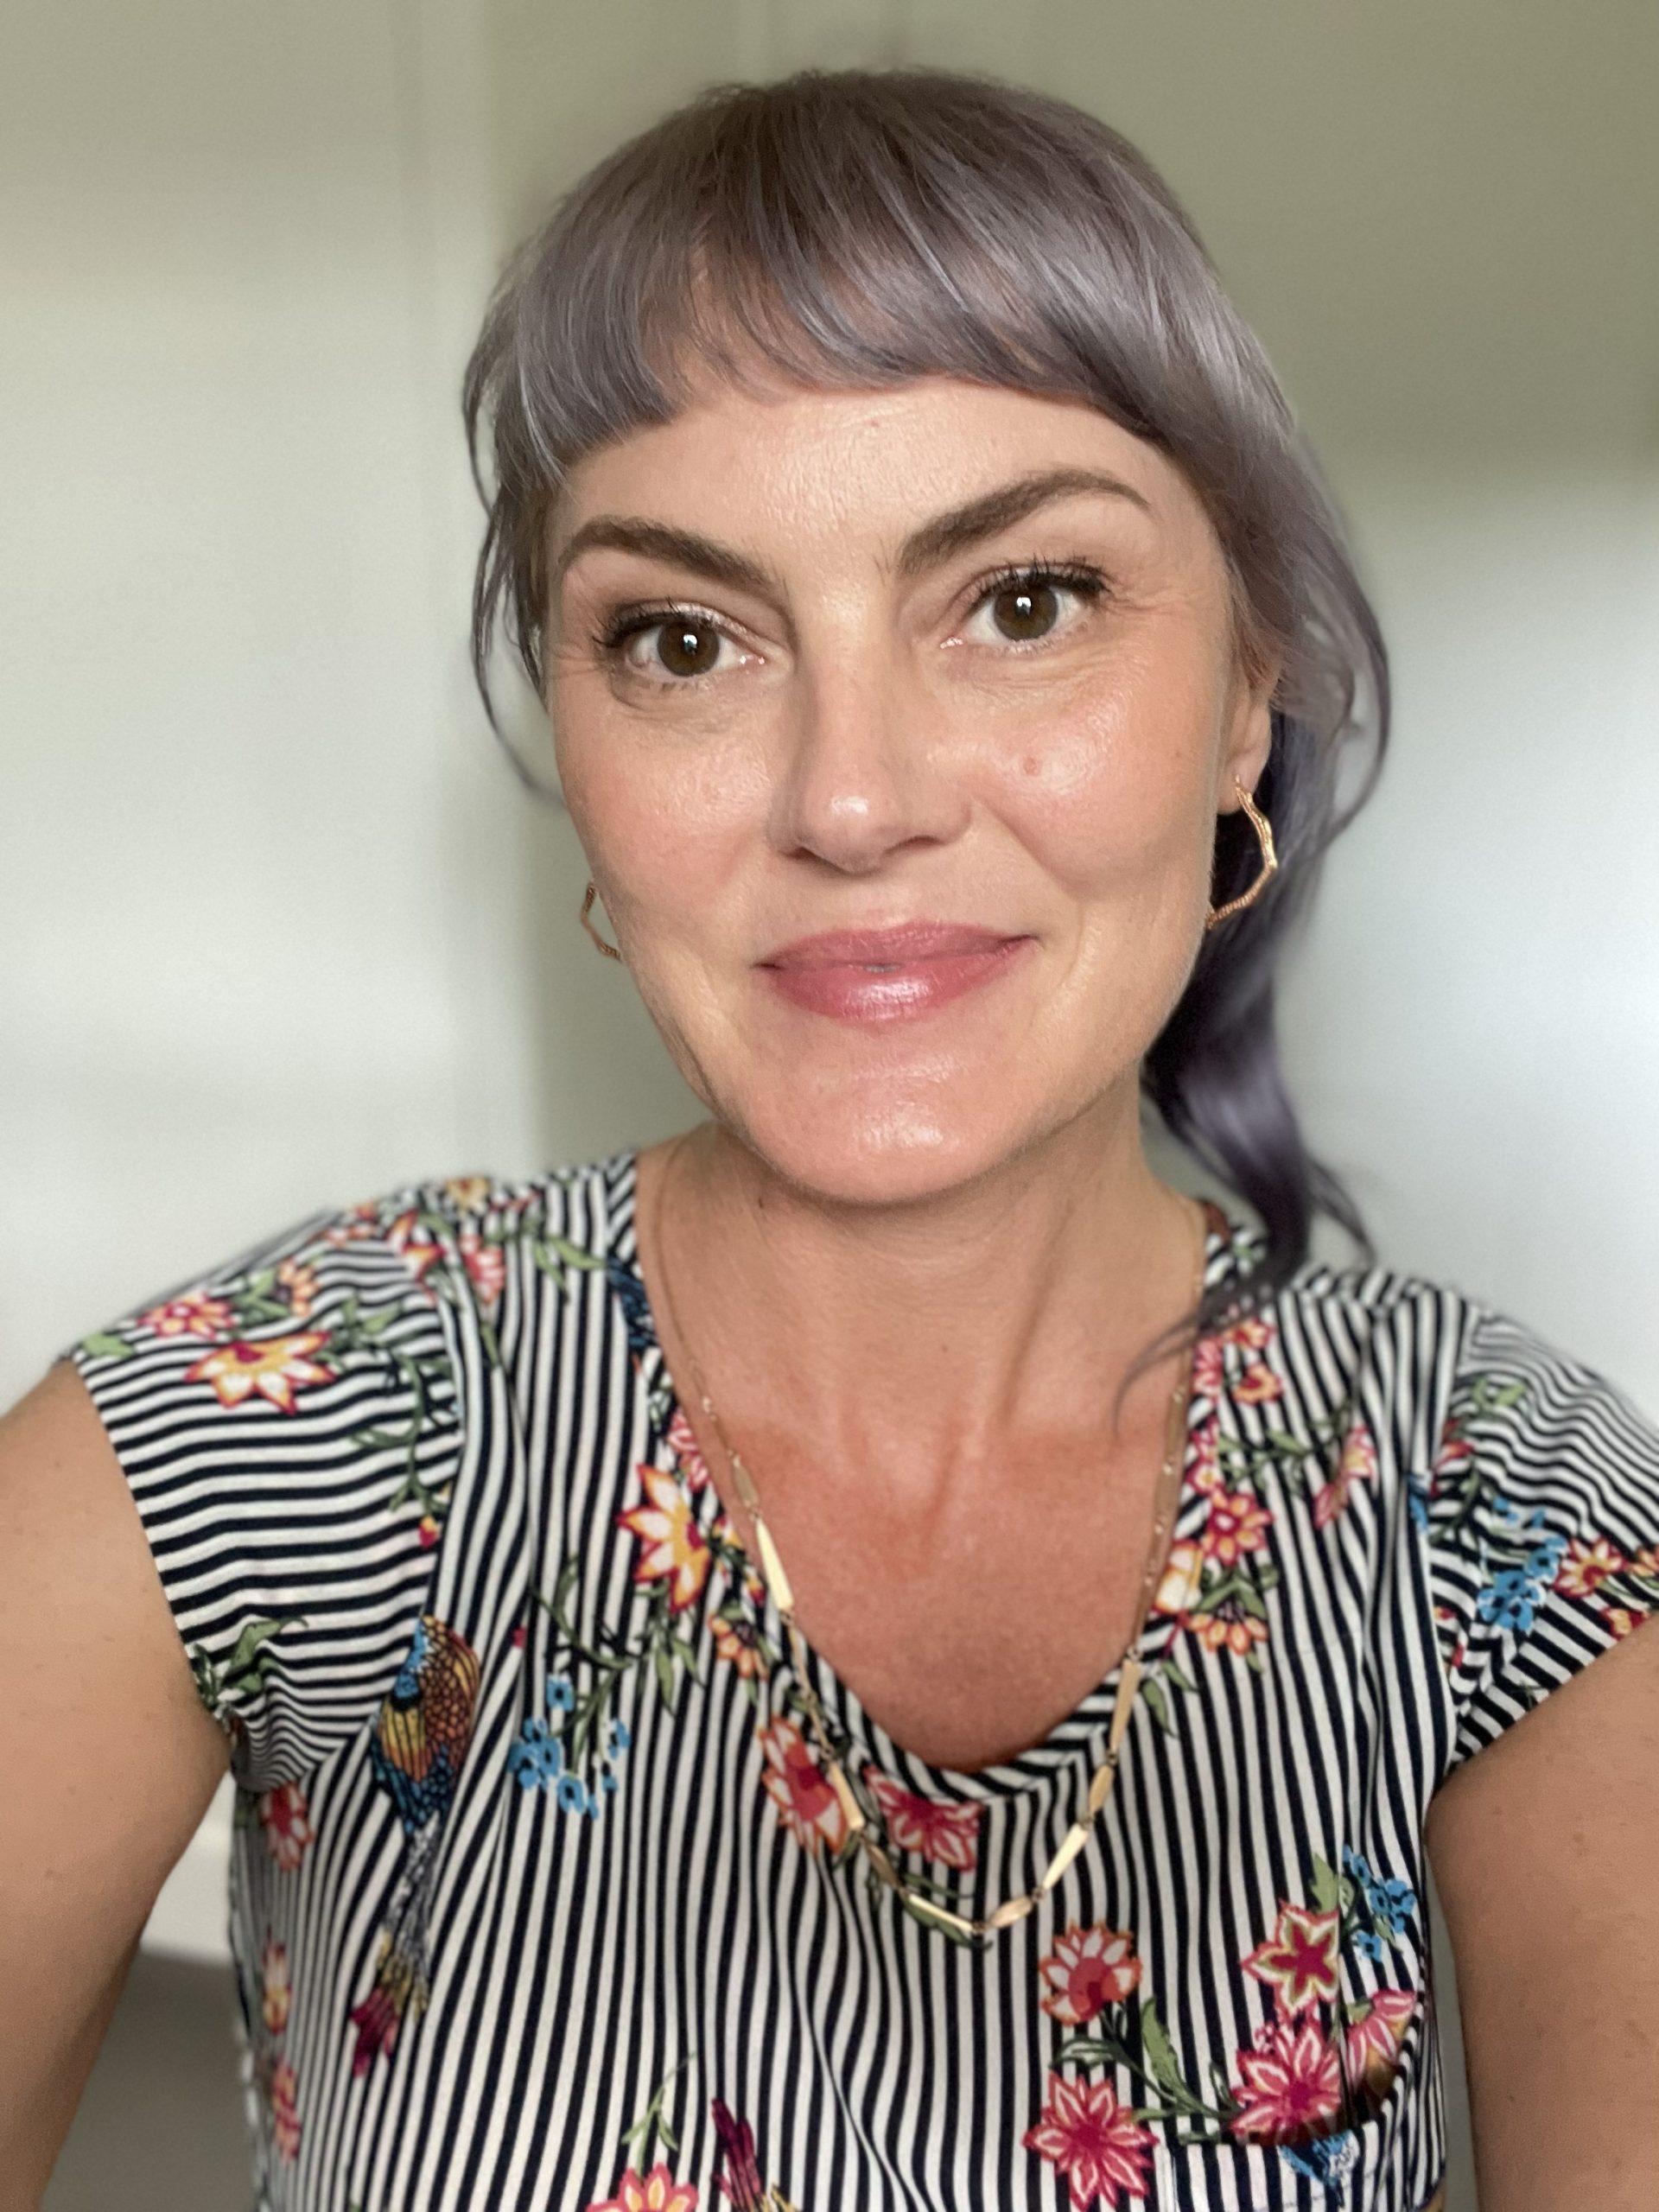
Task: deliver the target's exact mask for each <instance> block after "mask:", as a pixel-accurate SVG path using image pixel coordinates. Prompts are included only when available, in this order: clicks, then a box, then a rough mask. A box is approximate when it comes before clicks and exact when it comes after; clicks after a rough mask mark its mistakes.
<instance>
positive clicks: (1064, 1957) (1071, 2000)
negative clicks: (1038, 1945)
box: [1037, 1922, 1141, 2028]
mask: <svg viewBox="0 0 1659 2212" xmlns="http://www.w3.org/2000/svg"><path fill="white" fill-rule="evenodd" d="M1037 1972H1038V1974H1039V1978H1040V1980H1042V1982H1043V1984H1044V1990H1043V1995H1042V1999H1041V2000H1040V2001H1041V2004H1042V2007H1043V2010H1044V2012H1048V2013H1051V2014H1052V2016H1053V2018H1055V2019H1057V2020H1064V2021H1065V2024H1066V2025H1067V2027H1069V2028H1080V2027H1082V2026H1083V2024H1084V2022H1085V2021H1086V2020H1092V2019H1093V2018H1094V2017H1095V2015H1096V2012H1104V2011H1105V2009H1106V2007H1107V2006H1108V2005H1116V2003H1117V2002H1118V2000H1119V1999H1121V1998H1124V1997H1127V1996H1128V1993H1129V1992H1130V1991H1131V1990H1132V1989H1133V1988H1134V1987H1135V1985H1136V1983H1137V1982H1138V1981H1139V1980H1140V1979H1141V1961H1140V1960H1139V1959H1137V1958H1136V1956H1135V1938H1134V1936H1130V1935H1128V1934H1126V1933H1125V1931H1124V1930H1123V1929H1121V1928H1108V1927H1106V1926H1105V1925H1104V1923H1101V1922H1096V1924H1095V1925H1094V1926H1093V1927H1092V1928H1079V1927H1075V1926H1074V1927H1071V1928H1068V1929H1066V1930H1065V1934H1064V1935H1063V1936H1057V1937H1056V1938H1055V1941H1054V1948H1053V1949H1052V1951H1051V1952H1050V1953H1049V1955H1048V1956H1047V1957H1046V1959H1045V1960H1044V1961H1043V1962H1042V1964H1041V1965H1040V1966H1039V1967H1038V1969H1037Z"/></svg>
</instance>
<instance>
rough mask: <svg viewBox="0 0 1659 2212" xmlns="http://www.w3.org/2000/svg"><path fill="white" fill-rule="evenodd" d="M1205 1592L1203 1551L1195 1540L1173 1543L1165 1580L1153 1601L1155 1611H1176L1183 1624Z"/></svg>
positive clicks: (1164, 1575) (1159, 1586) (1165, 1564)
mask: <svg viewBox="0 0 1659 2212" xmlns="http://www.w3.org/2000/svg"><path fill="white" fill-rule="evenodd" d="M1203 1594H1204V1553H1203V1551H1202V1549H1201V1548H1199V1546H1198V1545H1197V1544H1193V1543H1179V1544H1172V1545H1171V1546H1170V1548H1169V1557H1168V1558H1167V1559H1166V1560H1165V1562H1164V1574H1163V1580H1162V1581H1161V1582H1160V1584H1159V1585H1158V1594H1157V1595H1156V1597H1154V1599H1153V1601H1152V1609H1153V1611H1154V1612H1155V1613H1166V1614H1173V1615H1174V1617H1175V1618H1177V1619H1178V1620H1179V1621H1180V1622H1181V1623H1182V1624H1184V1625H1185V1621H1186V1616H1187V1615H1188V1614H1189V1613H1190V1612H1191V1611H1192V1608H1193V1607H1194V1605H1197V1604H1198V1599H1200V1598H1201V1597H1202V1596H1203Z"/></svg>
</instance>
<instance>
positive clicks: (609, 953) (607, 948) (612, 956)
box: [582, 883, 622, 960]
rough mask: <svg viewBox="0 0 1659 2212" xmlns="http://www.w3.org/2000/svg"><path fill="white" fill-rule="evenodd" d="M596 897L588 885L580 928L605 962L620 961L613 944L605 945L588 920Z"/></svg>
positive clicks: (591, 886)
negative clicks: (599, 951)
mask: <svg viewBox="0 0 1659 2212" xmlns="http://www.w3.org/2000/svg"><path fill="white" fill-rule="evenodd" d="M598 896H599V893H598V892H597V891H596V890H595V889H594V886H593V885H592V884H591V883H590V884H589V885H588V890H587V893H586V895H585V896H584V898H583V899H582V927H583V929H585V930H586V931H587V932H588V936H589V937H590V938H592V939H593V940H594V944H596V945H597V946H598V947H599V949H600V950H601V952H602V953H603V954H604V955H605V957H606V958H607V960H620V958H621V957H622V956H621V954H620V952H619V951H618V950H617V949H616V947H615V946H614V945H613V944H606V942H605V940H604V938H602V937H601V935H600V933H599V931H597V930H596V929H595V928H594V925H593V924H592V923H591V922H590V921H589V920H588V911H589V909H590V908H591V907H592V906H593V903H594V899H597V898H598Z"/></svg>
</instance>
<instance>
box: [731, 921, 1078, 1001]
mask: <svg viewBox="0 0 1659 2212" xmlns="http://www.w3.org/2000/svg"><path fill="white" fill-rule="evenodd" d="M1034 942H1035V940H1034V939H1033V938H1030V937H1026V936H1010V935H1007V934H1006V933H1004V932H1002V931H996V930H987V929H981V928H977V927H974V926H971V925H967V924H959V923H943V922H906V923H903V924H900V925H899V926H897V927H896V928H893V929H886V930H830V931H824V932H823V933H822V934H821V935H819V936H817V937H810V938H798V939H797V940H796V941H795V942H794V943H793V944H787V945H784V946H781V947H780V948H779V950H778V951H776V952H774V953H772V955H770V956H769V957H768V958H766V959H765V960H762V961H759V962H757V963H756V968H757V970H758V971H759V973H760V975H761V976H763V977H764V978H765V979H766V983H767V985H768V986H769V987H770V988H771V989H772V991H773V993H774V994H775V995H777V996H779V998H781V999H782V1000H784V1001H786V1002H787V1003H789V1004H791V1005H792V1006H795V1007H799V1008H800V1009H801V1010H802V1011H803V1012H805V1013H809V1014H818V1015H821V1016H823V1017H825V1018H827V1019H829V1020H837V1021H846V1022H855V1023H874V1022H887V1021H901V1020H910V1019H913V1018H914V1017H915V1016H917V1015H918V1014H931V1013H934V1012H937V1011H938V1009H939V1008H940V1007H944V1006H947V1005H949V1004H950V1003H951V1002H952V1001H955V1000H957V999H960V998H962V997H963V996H965V995H967V994H968V993H969V992H971V991H975V990H977V989H979V988H982V986H984V985H986V984H988V983H990V982H994V981H995V979H996V978H997V977H998V976H1001V975H1003V974H1005V973H1006V972H1007V969H1009V968H1010V967H1012V966H1013V965H1014V963H1015V962H1016V961H1017V960H1018V958H1019V957H1020V954H1021V953H1022V952H1023V950H1025V948H1026V947H1027V945H1029V944H1033V943H1034Z"/></svg>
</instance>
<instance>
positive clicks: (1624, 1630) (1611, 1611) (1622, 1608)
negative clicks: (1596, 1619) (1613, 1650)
mask: <svg viewBox="0 0 1659 2212" xmlns="http://www.w3.org/2000/svg"><path fill="white" fill-rule="evenodd" d="M1601 1618H1603V1620H1605V1622H1606V1624H1607V1625H1608V1627H1609V1628H1610V1629H1611V1630H1612V1632H1613V1634H1614V1635H1615V1636H1616V1637H1626V1636H1629V1635H1630V1634H1631V1633H1632V1632H1633V1631H1634V1630H1637V1629H1638V1628H1640V1627H1641V1625H1642V1624H1643V1621H1645V1620H1648V1619H1649V1618H1651V1616H1650V1615H1649V1614H1647V1613H1637V1612H1633V1611H1631V1610H1630V1606H1628V1605H1604V1606H1603V1607H1602V1609H1601Z"/></svg>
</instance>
